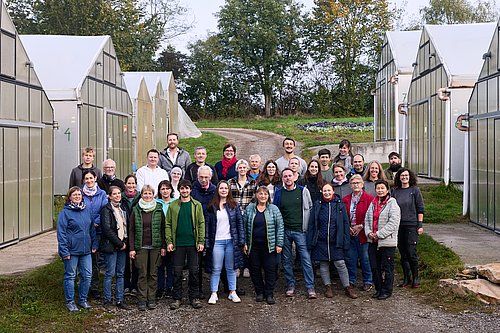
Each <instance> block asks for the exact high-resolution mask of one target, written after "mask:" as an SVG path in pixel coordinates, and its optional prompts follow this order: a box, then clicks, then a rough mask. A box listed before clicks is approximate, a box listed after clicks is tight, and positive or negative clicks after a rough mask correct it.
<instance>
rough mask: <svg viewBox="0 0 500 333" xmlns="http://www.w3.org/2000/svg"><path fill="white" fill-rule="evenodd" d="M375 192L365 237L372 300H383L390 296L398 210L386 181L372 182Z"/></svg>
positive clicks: (396, 238)
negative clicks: (370, 271) (366, 239)
mask: <svg viewBox="0 0 500 333" xmlns="http://www.w3.org/2000/svg"><path fill="white" fill-rule="evenodd" d="M375 191H376V193H377V196H376V197H375V199H373V201H372V203H371V204H370V207H368V211H367V212H366V216H365V234H366V237H367V238H368V242H369V245H368V256H369V259H370V266H371V269H372V274H373V284H374V285H375V289H376V292H375V294H373V296H372V297H373V298H377V299H379V300H384V299H387V298H389V297H390V296H391V295H392V287H393V282H394V255H395V253H396V246H397V245H398V229H399V222H400V219H401V211H400V209H399V205H398V203H397V201H396V199H394V198H392V197H391V195H390V194H389V184H388V183H387V181H385V180H380V179H379V180H377V181H375Z"/></svg>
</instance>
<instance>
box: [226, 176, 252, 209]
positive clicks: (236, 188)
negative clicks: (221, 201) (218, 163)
mask: <svg viewBox="0 0 500 333" xmlns="http://www.w3.org/2000/svg"><path fill="white" fill-rule="evenodd" d="M229 189H230V190H231V194H232V196H233V198H234V200H236V202H237V203H238V204H239V205H240V209H241V214H244V213H245V209H246V208H247V206H248V205H249V204H250V203H251V202H252V199H253V198H254V195H255V191H256V190H257V182H256V181H255V179H253V178H252V177H250V176H247V181H246V182H245V185H243V186H241V185H240V183H238V176H236V177H234V178H231V179H229Z"/></svg>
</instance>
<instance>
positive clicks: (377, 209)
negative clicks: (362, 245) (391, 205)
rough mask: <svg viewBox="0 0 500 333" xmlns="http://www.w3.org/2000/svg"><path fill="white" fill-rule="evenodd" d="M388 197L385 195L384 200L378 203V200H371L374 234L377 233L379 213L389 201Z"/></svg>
mask: <svg viewBox="0 0 500 333" xmlns="http://www.w3.org/2000/svg"><path fill="white" fill-rule="evenodd" d="M390 197H391V196H390V195H389V194H387V195H386V196H385V198H384V199H383V200H382V202H380V200H379V198H375V199H373V232H374V233H376V232H377V231H378V218H379V217H380V212H381V211H382V208H384V207H385V205H386V204H387V201H389V199H390Z"/></svg>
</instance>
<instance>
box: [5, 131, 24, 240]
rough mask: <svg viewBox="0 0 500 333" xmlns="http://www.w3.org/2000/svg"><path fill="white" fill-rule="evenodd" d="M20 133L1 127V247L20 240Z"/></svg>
mask: <svg viewBox="0 0 500 333" xmlns="http://www.w3.org/2000/svg"><path fill="white" fill-rule="evenodd" d="M18 131H19V130H18V129H17V128H9V127H0V247H3V246H6V245H8V244H10V243H13V242H16V241H18V240H19V174H18V172H19V148H18V147H19V139H18V138H19V134H18ZM24 176H26V175H24Z"/></svg>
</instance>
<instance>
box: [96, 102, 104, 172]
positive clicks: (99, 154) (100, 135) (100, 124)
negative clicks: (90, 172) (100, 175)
mask: <svg viewBox="0 0 500 333" xmlns="http://www.w3.org/2000/svg"><path fill="white" fill-rule="evenodd" d="M104 121H105V119H104V110H103V109H102V108H96V123H95V129H94V130H95V131H96V133H97V135H96V140H97V143H96V148H97V149H96V150H97V151H96V161H97V163H98V164H100V163H101V162H102V161H104V160H105V159H106V155H105V154H106V149H105V137H104V136H105V135H106V129H105V128H104V124H105V123H104Z"/></svg>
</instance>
